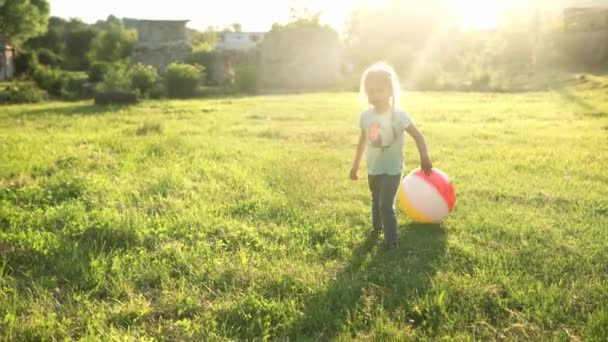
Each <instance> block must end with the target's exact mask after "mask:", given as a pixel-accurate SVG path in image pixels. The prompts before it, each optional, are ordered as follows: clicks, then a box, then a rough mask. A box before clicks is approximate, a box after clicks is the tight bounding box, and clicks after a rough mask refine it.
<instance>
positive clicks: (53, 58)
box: [36, 49, 63, 67]
mask: <svg viewBox="0 0 608 342" xmlns="http://www.w3.org/2000/svg"><path fill="white" fill-rule="evenodd" d="M36 53H37V55H38V61H39V62H40V63H41V64H44V65H47V66H50V67H59V66H60V65H61V64H62V63H63V58H62V57H61V56H59V55H58V54H56V53H54V52H53V51H51V50H49V49H38V50H37V51H36Z"/></svg>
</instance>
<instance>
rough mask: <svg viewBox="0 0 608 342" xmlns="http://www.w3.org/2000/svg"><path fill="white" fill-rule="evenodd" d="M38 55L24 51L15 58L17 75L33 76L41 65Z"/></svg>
mask: <svg viewBox="0 0 608 342" xmlns="http://www.w3.org/2000/svg"><path fill="white" fill-rule="evenodd" d="M39 64H40V63H39V61H38V55H37V54H36V52H34V51H22V52H20V53H17V56H16V57H15V71H16V72H15V73H16V75H17V76H18V75H22V74H26V75H31V74H33V72H34V70H35V69H36V68H37V67H38V65H39Z"/></svg>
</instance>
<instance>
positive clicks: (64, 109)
mask: <svg viewBox="0 0 608 342" xmlns="http://www.w3.org/2000/svg"><path fill="white" fill-rule="evenodd" d="M125 108H129V106H128V105H107V106H98V105H94V104H84V103H81V104H70V105H66V106H60V107H51V108H48V107H42V108H36V109H32V110H25V111H18V112H14V113H12V115H11V116H13V117H30V118H32V117H36V116H43V115H59V116H62V115H63V116H73V115H99V114H109V113H114V112H118V111H120V110H122V109H125Z"/></svg>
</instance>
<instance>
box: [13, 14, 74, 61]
mask: <svg viewBox="0 0 608 342" xmlns="http://www.w3.org/2000/svg"><path fill="white" fill-rule="evenodd" d="M67 23H68V22H67V21H66V20H65V19H62V18H59V17H51V18H50V19H49V24H48V29H47V31H46V32H45V33H44V34H43V35H40V36H36V37H33V38H31V39H28V40H27V41H25V42H24V43H23V47H24V48H26V49H30V50H37V49H48V50H50V51H53V52H54V53H56V54H58V55H60V56H63V55H64V53H65V30H66V26H67Z"/></svg>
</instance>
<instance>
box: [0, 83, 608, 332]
mask: <svg viewBox="0 0 608 342" xmlns="http://www.w3.org/2000/svg"><path fill="white" fill-rule="evenodd" d="M357 101H358V100H357V95H356V94H354V93H328V94H308V95H293V96H264V97H262V96H260V97H244V98H228V99H209V100H192V101H147V102H144V103H142V104H140V105H137V106H134V107H95V106H92V105H90V104H89V103H88V102H86V103H85V102H80V103H50V104H49V103H47V104H41V105H15V106H3V107H1V108H0V336H2V338H3V339H4V340H11V341H12V340H52V339H58V340H63V339H85V340H119V339H120V340H124V339H136V340H140V339H157V340H211V341H215V340H235V339H236V340H242V339H246V340H252V339H257V340H264V339H270V340H286V339H287V338H289V339H290V340H335V339H337V340H376V341H387V340H408V339H410V340H440V339H445V340H457V341H463V340H464V341H466V340H498V339H506V340H556V341H568V340H577V339H585V340H589V341H594V340H595V341H601V340H605V339H606V338H607V336H608V291H607V290H606V289H608V263H607V262H606V260H608V249H607V248H606V245H607V243H608V230H607V228H608V174H607V173H606V169H607V167H608V139H607V136H608V111H607V108H608V93H606V90H605V89H587V88H585V87H577V88H561V89H556V90H553V91H547V92H535V93H525V94H523V93H522V94H489V93H488V94H475V93H467V94H465V93H407V94H404V97H403V102H404V103H405V107H406V108H407V109H408V110H409V111H410V112H411V114H412V116H413V118H414V119H415V121H416V122H417V125H418V126H419V127H420V128H421V130H422V131H423V132H424V134H425V136H426V138H427V143H428V145H429V147H430V150H431V155H432V159H433V161H434V164H435V166H436V167H439V168H441V169H442V170H444V171H445V172H447V173H448V174H449V175H450V176H451V178H452V180H453V182H454V184H455V188H456V191H457V202H456V208H455V211H454V212H453V213H452V214H451V216H450V217H449V218H448V219H447V220H446V221H445V222H444V224H443V225H440V226H439V225H430V226H424V225H417V224H414V223H412V222H410V221H409V220H408V219H407V218H405V217H404V215H400V216H399V222H400V227H399V237H400V241H401V246H400V248H399V249H398V250H393V251H386V250H383V249H382V247H381V244H380V241H369V240H368V239H367V235H366V233H367V231H368V229H369V228H370V214H369V201H370V197H369V190H368V189H367V184H366V182H365V181H360V182H351V181H349V180H348V171H349V167H350V164H351V162H352V158H353V155H354V151H355V145H356V141H357V134H358V131H357V130H358V129H357V121H358V113H359V111H360V109H361V107H360V105H359V103H358V102H357ZM405 155H406V161H407V170H408V171H409V170H411V169H413V168H414V167H416V164H417V160H418V158H417V152H416V151H415V147H414V144H413V142H412V141H411V139H409V140H408V143H407V146H406V149H405Z"/></svg>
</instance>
